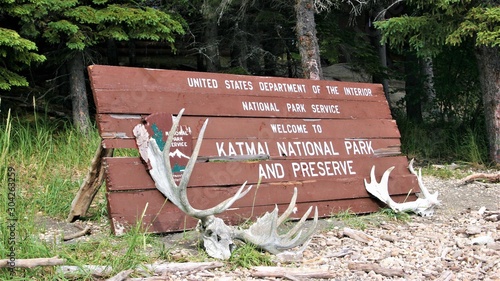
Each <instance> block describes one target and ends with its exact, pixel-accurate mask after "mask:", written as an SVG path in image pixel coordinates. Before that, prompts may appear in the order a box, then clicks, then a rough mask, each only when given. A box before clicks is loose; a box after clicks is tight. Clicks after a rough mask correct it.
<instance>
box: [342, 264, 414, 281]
mask: <svg viewBox="0 0 500 281" xmlns="http://www.w3.org/2000/svg"><path fill="white" fill-rule="evenodd" d="M347 267H348V268H349V269H350V270H361V271H364V272H370V271H373V272H375V273H377V274H382V275H384V276H387V277H393V276H398V277H404V271H403V270H402V269H393V268H386V267H382V266H380V265H378V264H376V263H361V262H351V263H349V264H348V265H347Z"/></svg>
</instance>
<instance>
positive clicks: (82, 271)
mask: <svg viewBox="0 0 500 281" xmlns="http://www.w3.org/2000/svg"><path fill="white" fill-rule="evenodd" d="M222 266H224V263H222V262H185V263H158V264H146V265H141V266H138V267H137V268H135V269H130V270H132V272H134V271H135V272H137V273H141V274H148V275H149V274H156V275H164V274H169V273H175V272H186V273H191V272H196V271H202V270H207V269H213V268H217V267H222ZM57 270H58V271H59V272H61V273H63V275H64V276H65V277H71V278H77V277H79V276H82V275H88V274H90V275H92V276H96V277H104V276H109V275H110V274H111V272H112V271H113V268H112V267H111V266H100V265H83V266H61V267H59V268H58V269H57ZM127 272H128V270H126V271H122V272H120V273H118V274H117V275H115V276H113V277H111V278H115V279H110V280H120V279H119V278H120V277H123V276H125V278H126V276H128V275H130V274H131V273H132V272H130V273H128V274H127ZM152 278H155V277H152ZM122 280H123V279H122ZM127 280H129V279H127ZM141 280H142V279H141ZM145 280H146V279H145Z"/></svg>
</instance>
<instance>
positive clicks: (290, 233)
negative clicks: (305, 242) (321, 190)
mask: <svg viewBox="0 0 500 281" xmlns="http://www.w3.org/2000/svg"><path fill="white" fill-rule="evenodd" d="M312 209H313V206H311V207H309V209H307V211H306V212H305V213H304V215H303V216H302V217H301V218H300V220H299V221H298V222H297V223H296V224H295V225H294V226H293V228H292V229H291V230H290V231H288V232H287V233H286V235H284V236H283V237H284V238H287V239H290V238H291V237H294V235H295V234H296V233H297V231H299V230H301V228H302V225H303V224H304V223H305V221H306V220H307V218H308V217H309V214H311V212H312ZM317 216H318V207H316V210H315V213H314V217H317ZM315 227H316V222H314V223H313V229H314V228H315Z"/></svg>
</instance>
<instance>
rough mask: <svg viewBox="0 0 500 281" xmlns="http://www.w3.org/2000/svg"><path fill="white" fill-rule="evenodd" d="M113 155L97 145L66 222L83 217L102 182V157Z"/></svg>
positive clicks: (110, 150)
mask: <svg viewBox="0 0 500 281" xmlns="http://www.w3.org/2000/svg"><path fill="white" fill-rule="evenodd" d="M112 155H113V149H112V148H110V149H109V148H104V147H103V146H102V144H100V145H99V147H98V148H97V151H96V153H95V155H94V159H92V164H91V165H90V169H89V173H88V174H87V177H86V178H85V181H83V183H82V185H81V186H80V190H78V193H77V194H76V196H75V199H73V202H72V203H71V210H70V212H69V215H68V218H67V219H66V220H67V221H68V222H73V221H75V220H76V219H78V218H79V217H80V216H84V215H85V214H86V213H87V210H88V209H89V207H90V204H91V203H92V200H94V197H95V195H96V194H97V191H99V188H100V187H101V185H102V183H103V181H104V166H103V165H102V158H103V157H111V156H112Z"/></svg>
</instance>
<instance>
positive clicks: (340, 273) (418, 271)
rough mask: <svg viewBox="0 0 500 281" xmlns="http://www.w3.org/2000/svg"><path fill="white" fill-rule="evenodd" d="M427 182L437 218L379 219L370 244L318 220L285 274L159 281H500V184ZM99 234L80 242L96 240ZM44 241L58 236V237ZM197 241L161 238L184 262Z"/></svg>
mask: <svg viewBox="0 0 500 281" xmlns="http://www.w3.org/2000/svg"><path fill="white" fill-rule="evenodd" d="M424 184H425V186H426V187H427V188H428V189H429V190H430V191H431V192H435V191H438V192H439V197H438V198H439V199H440V200H441V203H442V204H441V206H440V208H439V209H437V210H436V212H435V214H434V216H432V217H419V216H416V215H412V216H411V218H410V220H408V221H406V222H405V221H401V220H399V221H398V220H391V219H390V218H389V217H387V216H381V217H373V218H371V219H370V220H371V221H370V223H368V224H367V227H366V228H365V229H364V230H363V231H362V232H363V234H366V235H367V236H366V237H365V239H367V241H365V242H361V241H358V240H355V239H353V238H350V237H348V236H346V235H344V233H345V231H346V230H345V228H344V227H345V226H346V225H345V223H344V222H342V221H334V220H332V219H324V220H320V226H319V229H318V231H317V233H316V234H315V235H314V236H313V238H312V240H311V242H310V243H309V245H308V247H307V248H306V249H305V251H304V252H303V254H302V255H301V256H299V257H296V258H295V259H292V260H291V261H290V260H289V261H285V262H278V263H277V266H278V267H279V268H278V269H276V270H274V271H275V273H276V272H279V271H280V269H281V270H283V271H284V272H285V274H282V275H281V277H256V275H255V274H256V270H254V269H244V268H238V269H236V270H234V271H231V270H229V269H228V267H219V268H216V269H211V270H203V271H198V272H192V273H185V272H179V273H178V274H174V275H170V276H168V277H161V279H155V280H217V281H225V280H311V279H313V278H312V277H304V275H307V273H310V272H313V271H319V272H321V273H323V274H328V278H314V279H317V280H499V281H500V221H490V219H489V218H487V216H486V215H487V214H490V212H496V213H498V211H499V210H500V184H487V183H478V182H474V183H470V184H465V185H462V184H460V182H459V180H443V179H438V178H434V177H426V176H424ZM384 220H385V221H384ZM44 224H47V222H45V223H44ZM52 226H53V227H49V229H54V230H56V229H57V230H58V231H57V232H61V231H62V232H66V231H68V232H69V233H71V232H75V229H74V228H75V224H66V223H61V222H59V223H57V224H52ZM94 227H95V226H94ZM68 228H73V230H71V229H68ZM94 230H96V229H94ZM101 230H102V229H101ZM49 232H51V231H49ZM96 232H97V233H98V232H99V231H93V234H92V235H90V236H86V237H82V238H81V239H85V240H89V239H96V237H98V234H96ZM101 232H102V233H107V230H102V231H101ZM96 235H97V236H96ZM41 236H44V235H43V234H42V235H41ZM181 236H184V237H181ZM46 237H54V233H50V234H47V236H46ZM191 237H193V238H192V240H189V239H187V240H186V238H185V235H184V234H174V235H167V236H165V237H163V238H162V239H163V241H164V242H165V243H166V244H168V245H167V246H168V247H171V246H172V245H175V247H176V248H175V250H173V251H172V254H173V255H174V256H178V257H179V260H183V259H184V258H185V259H187V260H189V256H191V255H193V254H194V255H196V251H197V249H196V246H195V243H196V242H195V241H194V237H195V235H191ZM42 238H43V237H42ZM179 241H182V242H179ZM193 252H194V253H193ZM185 259H184V260H185ZM363 267H364V268H363ZM370 269H372V270H370ZM268 275H269V274H268ZM120 280H121V279H120ZM125 280H126V279H125ZM140 280H143V279H140ZM149 280H153V279H149Z"/></svg>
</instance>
